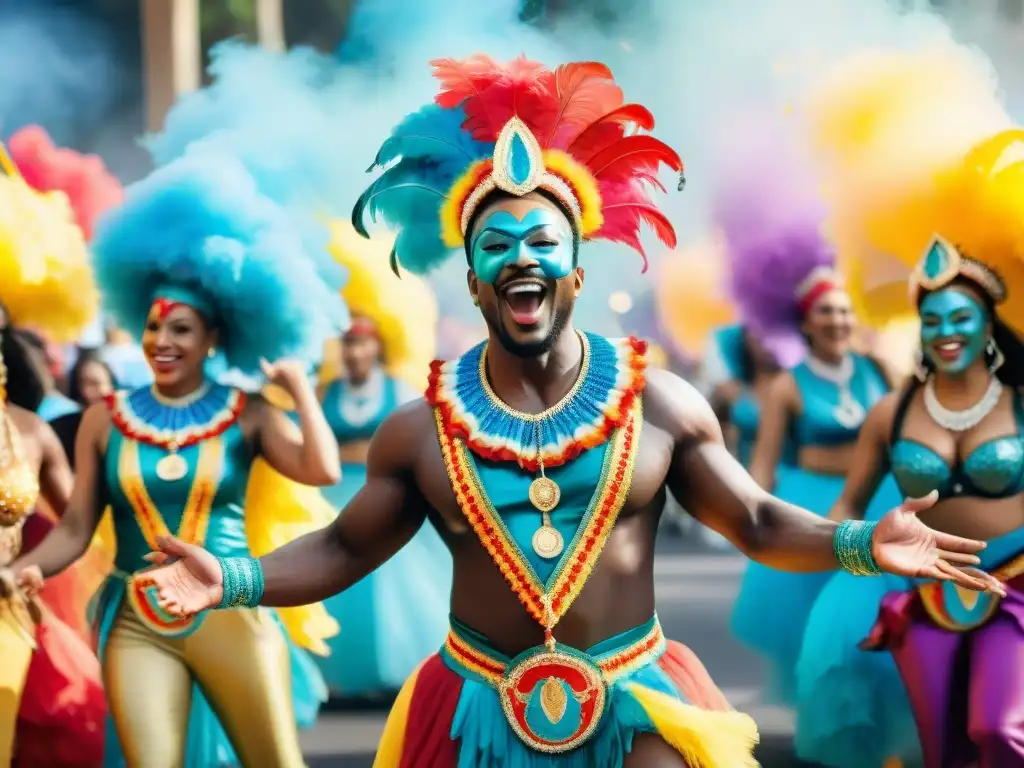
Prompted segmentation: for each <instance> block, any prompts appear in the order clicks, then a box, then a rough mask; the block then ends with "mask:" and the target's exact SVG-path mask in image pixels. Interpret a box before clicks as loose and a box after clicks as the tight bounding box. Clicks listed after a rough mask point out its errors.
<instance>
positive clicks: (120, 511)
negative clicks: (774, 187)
mask: <svg viewBox="0 0 1024 768" xmlns="http://www.w3.org/2000/svg"><path fill="white" fill-rule="evenodd" d="M172 220H173V222H174V224H173V226H170V227H169V226H168V225H167V222H168V221H172ZM93 250H94V254H95V265H96V271H97V277H98V280H99V282H100V285H101V286H102V288H103V289H104V299H105V307H104V308H105V310H106V311H107V312H109V314H110V316H111V317H112V318H113V319H114V321H115V322H117V323H118V324H119V325H120V326H121V327H124V328H126V329H131V330H132V331H134V332H135V333H136V334H138V338H139V339H140V340H141V344H142V347H143V350H144V352H145V354H146V357H147V359H148V360H149V362H150V365H151V366H152V368H153V372H154V375H155V384H154V386H153V387H152V388H145V389H138V390H134V391H130V392H119V393H117V394H116V395H114V396H113V397H111V398H109V399H108V402H107V403H103V404H99V405H96V406H93V407H91V408H90V409H89V411H88V412H87V413H86V415H85V418H84V420H83V423H82V427H81V429H80V431H79V436H78V463H77V478H76V485H75V492H74V496H73V498H72V502H71V504H70V506H69V509H68V513H67V514H66V515H65V517H64V519H63V520H62V522H61V524H60V526H58V527H57V528H56V529H55V531H54V532H53V533H52V534H51V535H50V536H49V537H48V538H47V539H46V540H45V541H44V542H43V543H42V544H41V545H40V546H39V548H38V549H36V550H35V551H34V552H33V553H32V554H31V555H30V556H29V557H27V558H24V559H23V560H21V561H19V564H16V567H18V568H19V569H21V571H22V577H23V581H29V582H31V581H33V580H35V579H37V578H38V577H39V575H40V572H41V574H43V575H50V574H53V573H56V572H58V571H59V570H60V569H62V568H64V567H66V566H67V565H68V564H69V563H70V562H72V561H73V560H74V559H75V558H76V557H78V556H79V555H80V554H81V552H82V551H83V549H84V547H85V545H86V544H88V541H89V538H90V537H91V536H92V533H93V531H94V529H95V528H96V525H97V522H98V519H99V513H100V511H101V506H100V503H99V499H109V503H110V505H111V507H112V509H113V520H114V527H115V531H116V539H117V557H116V568H117V570H116V571H115V574H114V575H113V576H112V577H111V579H110V580H109V581H108V583H107V585H106V587H105V588H104V589H103V591H102V593H101V595H100V597H99V603H98V608H97V621H98V631H99V636H100V637H99V642H100V652H101V658H102V663H103V671H104V682H105V684H106V689H107V696H108V698H109V701H110V707H111V714H112V716H113V723H114V726H115V727H116V741H115V740H113V739H111V740H110V741H111V743H112V745H116V744H120V747H121V749H122V750H123V752H124V758H125V760H126V761H127V763H128V764H129V765H130V766H147V767H148V766H154V767H155V766H180V765H182V764H184V763H185V761H186V727H187V726H189V727H188V737H189V738H188V743H189V754H188V764H190V765H197V766H208V765H217V764H219V763H221V762H225V761H227V762H231V760H230V757H227V759H226V756H224V755H216V754H210V752H209V750H211V749H216V747H217V746H218V742H217V736H216V732H215V729H212V727H211V723H210V719H211V717H210V714H209V709H208V707H207V704H206V703H205V700H204V699H208V700H209V703H210V704H212V705H213V708H214V709H215V710H216V712H217V715H218V718H219V719H220V722H221V723H223V726H224V728H225V730H226V731H227V733H228V735H229V736H230V740H231V743H232V745H233V746H234V749H235V751H236V752H237V754H238V756H239V759H240V761H241V763H242V764H243V765H246V766H258V765H275V766H300V765H302V764H303V761H302V755H301V752H300V749H299V743H298V737H297V733H296V712H295V708H293V697H294V701H295V705H296V708H298V707H303V706H304V707H306V708H309V707H310V706H312V707H313V709H314V711H315V707H316V702H317V699H318V698H319V696H320V691H319V689H318V686H321V685H322V681H320V679H319V675H318V673H317V672H316V670H315V668H313V667H311V665H310V663H309V661H308V660H304V659H303V656H302V652H301V651H300V650H299V649H296V648H294V646H290V645H289V644H288V643H286V641H285V637H284V634H283V633H282V631H281V628H280V626H279V624H278V622H277V620H276V618H275V617H274V615H273V613H272V612H265V611H260V610H255V611H253V610H244V611H230V612H226V613H224V614H223V616H221V617H219V618H217V619H216V620H214V621H207V620H202V619H190V620H186V621H182V620H177V619H174V618H173V617H170V616H168V615H167V614H165V613H164V612H162V611H161V610H159V609H158V608H157V607H156V605H155V604H154V603H153V596H152V594H151V592H150V591H149V590H148V589H147V588H146V586H145V582H144V580H139V579H136V578H133V574H134V573H137V572H138V571H140V570H142V569H144V568H145V567H146V561H145V560H144V556H145V555H146V553H147V552H149V551H150V550H151V549H152V548H153V547H155V546H156V539H157V537H158V536H160V535H161V534H166V533H168V532H170V531H174V530H176V531H178V535H180V536H182V537H184V538H186V539H189V540H191V541H195V542H203V543H205V545H206V546H208V547H210V548H211V549H213V550H215V551H218V552H221V553H222V554H224V555H225V556H227V555H232V554H237V555H248V554H249V552H250V544H251V543H252V542H254V541H255V540H256V539H263V540H264V541H265V540H267V539H269V540H270V542H271V545H270V546H273V545H278V544H280V543H283V542H284V541H286V540H287V539H286V538H285V536H284V535H282V533H281V532H280V531H281V528H282V524H283V527H284V528H286V529H287V533H288V534H291V535H295V532H296V531H297V530H298V531H299V532H301V529H302V527H303V525H304V524H305V525H307V526H310V525H315V524H316V523H317V522H319V521H313V520H310V519H309V514H308V513H303V512H302V510H301V509H300V508H298V507H297V505H295V504H293V505H292V506H291V508H290V509H289V508H284V509H282V508H279V507H278V504H279V497H275V498H274V499H272V500H269V501H268V498H267V494H266V493H264V492H257V491H256V490H254V484H256V483H257V482H258V481H259V480H260V478H263V477H265V476H266V475H267V474H268V472H270V471H271V470H270V469H269V468H273V470H276V471H278V472H280V473H281V474H282V475H284V476H285V477H287V478H290V479H291V480H293V481H296V482H300V483H305V484H308V485H328V484H330V483H332V482H335V481H336V480H337V479H338V476H339V471H340V470H339V466H338V458H337V455H338V454H337V446H336V443H335V442H334V440H333V439H332V437H331V434H330V430H329V428H328V427H327V424H326V422H325V420H324V418H323V413H322V412H321V410H320V408H319V405H318V403H317V402H316V397H315V394H314V392H313V390H312V387H311V385H310V384H309V381H308V379H307V373H306V371H307V363H308V362H310V361H309V360H308V359H302V358H301V356H303V355H308V354H310V353H311V352H312V351H316V352H319V350H321V349H322V345H323V342H324V340H325V339H326V338H327V337H329V336H333V335H336V333H337V328H338V327H339V325H340V323H341V321H342V319H343V317H344V312H343V304H342V302H341V299H340V296H339V294H338V292H337V288H338V286H336V285H329V284H327V283H325V282H324V281H323V280H322V278H321V268H320V264H319V263H318V262H319V261H320V260H329V256H328V255H327V254H326V252H323V253H321V254H316V253H311V252H309V251H307V250H306V248H305V242H304V240H303V238H302V232H301V231H300V229H299V228H298V227H297V226H295V221H294V220H293V218H292V217H291V216H290V215H289V214H288V213H286V212H285V211H284V209H282V208H280V207H278V206H277V205H276V204H275V202H274V201H273V200H272V199H271V198H269V197H266V196H264V195H261V194H260V193H259V192H257V190H256V187H255V183H254V181H253V179H252V177H251V176H250V174H249V172H248V171H247V169H246V167H245V166H244V165H243V164H241V163H240V162H238V161H237V160H235V159H234V158H233V157H232V156H231V155H230V154H227V153H224V152H221V151H220V148H219V147H215V148H213V149H211V150H210V151H202V147H201V146H200V147H197V149H196V151H195V152H194V153H190V154H189V155H187V156H186V157H185V158H183V159H181V160H178V161H175V162H172V163H170V164H168V165H166V166H163V167H161V168H158V169H157V170H156V171H154V172H153V173H152V174H151V175H150V176H149V177H148V178H147V179H145V180H143V181H141V182H139V183H138V184H136V185H134V186H133V187H131V188H130V189H129V190H128V194H127V197H126V200H125V202H124V204H123V205H122V206H121V207H119V208H118V209H116V210H115V211H113V212H112V213H111V214H110V215H109V216H108V217H107V218H106V219H104V222H103V225H102V226H101V228H100V230H99V232H98V233H97V236H96V239H95V241H94V245H93ZM264 356H265V357H266V358H269V359H271V360H275V361H276V362H273V363H267V362H265V361H263V357H264ZM286 358H295V359H286ZM300 359H301V360H302V361H301V362H299V360H300ZM218 367H220V368H224V367H227V368H229V369H232V370H235V371H238V372H241V373H244V374H248V375H258V374H259V373H260V372H261V370H262V373H263V374H264V375H265V377H266V379H267V380H268V381H269V382H270V383H272V384H274V385H277V386H279V387H281V388H282V389H284V390H285V391H286V392H287V393H288V394H289V395H290V397H291V399H292V400H293V401H294V402H295V403H296V407H297V411H298V420H299V424H300V427H299V428H296V427H295V425H294V424H292V422H290V421H289V420H288V418H287V417H286V416H285V415H284V414H283V413H282V412H280V411H278V410H277V409H275V408H272V407H271V406H269V405H268V404H267V403H266V402H265V401H264V400H263V399H262V398H261V397H259V396H252V395H249V396H247V395H246V394H245V393H244V392H242V391H240V390H238V389H235V388H232V387H228V386H223V385H220V384H218V383H216V381H215V380H214V379H213V378H212V377H213V376H214V375H215V374H216V371H217V368H218ZM254 460H257V462H256V463H255V464H254V463H253V462H254ZM268 465H269V468H268ZM250 476H251V480H252V481H251V482H250ZM262 485H263V486H266V483H262ZM247 486H248V488H247ZM264 490H265V488H264ZM267 507H272V508H269V509H268V508H267ZM275 529H276V530H278V531H279V532H278V533H277V534H276V536H275V534H274V533H273V531H274V530H275ZM321 610H322V609H321ZM291 618H292V619H293V620H292V621H291V622H290V625H291V626H292V627H293V628H296V629H297V630H298V634H296V633H293V634H295V636H296V637H299V636H300V635H301V633H305V634H306V637H305V638H304V639H305V640H306V641H307V644H312V645H315V643H311V642H310V641H311V640H312V641H315V640H316V635H317V631H318V628H317V626H316V625H315V624H314V623H309V622H305V623H304V622H303V621H302V618H301V616H298V617H295V616H293V617H291ZM324 618H325V619H326V616H325V617H324ZM321 626H322V625H321ZM309 635H313V637H312V638H311V637H310V636H309ZM197 686H198V687H197ZM200 691H201V693H202V696H199V695H198V694H199V692H200ZM310 700H311V701H310ZM190 713H191V714H192V720H191V724H190V723H189V717H190ZM116 752H117V750H116V749H114V748H112V746H108V753H110V754H108V762H111V763H114V762H115V761H116V759H117V756H116Z"/></svg>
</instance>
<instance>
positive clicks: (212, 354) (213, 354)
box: [206, 347, 217, 360]
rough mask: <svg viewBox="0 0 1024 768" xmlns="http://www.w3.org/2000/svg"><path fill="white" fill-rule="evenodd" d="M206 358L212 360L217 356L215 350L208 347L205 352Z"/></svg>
mask: <svg viewBox="0 0 1024 768" xmlns="http://www.w3.org/2000/svg"><path fill="white" fill-rule="evenodd" d="M206 356H207V357H208V358H210V359H211V360H213V358H214V357H216V356H217V350H216V349H215V348H214V347H210V348H209V349H208V350H206Z"/></svg>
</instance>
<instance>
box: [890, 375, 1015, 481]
mask: <svg viewBox="0 0 1024 768" xmlns="http://www.w3.org/2000/svg"><path fill="white" fill-rule="evenodd" d="M919 388H920V387H919V386H918V385H915V386H912V387H910V388H908V390H907V392H906V393H905V394H904V395H903V397H902V398H901V400H900V402H899V405H898V406H897V408H896V415H895V418H894V419H893V422H892V434H891V436H890V440H889V444H890V446H891V447H890V449H889V465H890V468H891V470H892V474H893V477H895V478H896V483H897V484H898V485H899V487H900V492H901V493H903V495H904V496H910V497H912V498H917V497H921V496H926V495H927V494H929V493H931V492H932V491H933V490H937V491H938V492H939V499H949V498H957V497H977V498H982V499H1005V498H1010V497H1012V496H1016V495H1017V494H1019V493H1021V492H1024V404H1022V402H1021V395H1020V393H1019V392H1017V391H1016V390H1014V393H1013V414H1014V421H1015V422H1016V427H1017V432H1016V434H1013V435H1007V436H1005V437H997V438H994V439H992V440H987V441H985V442H984V443H982V444H981V445H979V446H978V447H977V448H975V449H974V450H973V451H971V452H970V453H969V454H968V455H967V456H964V457H962V458H960V457H958V458H957V461H956V463H955V464H954V465H953V466H950V465H949V464H948V463H947V462H946V460H945V459H944V458H943V457H942V456H940V455H939V454H938V453H936V452H935V451H934V450H932V449H931V448H930V447H928V446H927V445H925V444H924V443H920V442H917V441H916V440H910V439H908V438H904V437H902V433H903V422H904V420H905V419H906V416H907V409H908V408H909V407H910V403H911V401H912V400H913V398H914V393H915V392H917V390H918V389H919Z"/></svg>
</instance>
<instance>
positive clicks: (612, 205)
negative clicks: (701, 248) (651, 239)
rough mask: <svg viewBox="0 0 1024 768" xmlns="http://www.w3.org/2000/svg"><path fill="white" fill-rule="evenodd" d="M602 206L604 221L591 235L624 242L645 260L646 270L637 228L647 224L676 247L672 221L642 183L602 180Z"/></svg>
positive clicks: (633, 180)
mask: <svg viewBox="0 0 1024 768" xmlns="http://www.w3.org/2000/svg"><path fill="white" fill-rule="evenodd" d="M600 191H601V199H602V200H603V201H604V205H603V206H602V207H601V212H602V213H603V214H604V224H602V226H601V229H599V230H598V231H597V232H596V233H595V234H594V235H593V237H594V238H595V239H604V240H612V241H613V242H617V243H623V244H625V245H628V246H629V247H630V248H633V249H634V250H635V251H637V252H638V253H639V254H640V255H641V257H643V260H644V271H646V270H647V256H646V254H645V253H644V249H643V246H642V245H641V243H640V228H641V225H642V224H646V225H647V226H649V227H650V228H651V229H652V230H653V231H654V234H655V235H656V236H657V237H658V239H659V240H660V241H661V242H662V243H664V244H665V246H666V247H668V248H675V247H676V244H677V241H676V231H675V229H674V228H673V226H672V223H671V222H670V221H669V220H668V218H667V217H666V216H665V214H663V213H662V212H661V211H659V210H658V208H657V207H656V206H655V205H654V204H653V203H652V202H651V200H650V198H648V196H647V191H646V189H644V185H643V183H642V182H639V181H637V180H635V179H629V180H625V181H613V182H608V181H603V182H602V183H601V186H600Z"/></svg>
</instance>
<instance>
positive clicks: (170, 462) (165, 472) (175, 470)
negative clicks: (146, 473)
mask: <svg viewBox="0 0 1024 768" xmlns="http://www.w3.org/2000/svg"><path fill="white" fill-rule="evenodd" d="M187 474H188V462H187V461H185V459H183V458H182V457H181V456H179V455H178V454H177V453H170V454H168V455H166V456H164V457H163V458H162V459H160V461H158V462H157V463H156V476H157V477H159V478H160V479H161V480H163V481H164V482H167V483H173V482H174V481H175V480H181V478H183V477H184V476H185V475H187Z"/></svg>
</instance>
